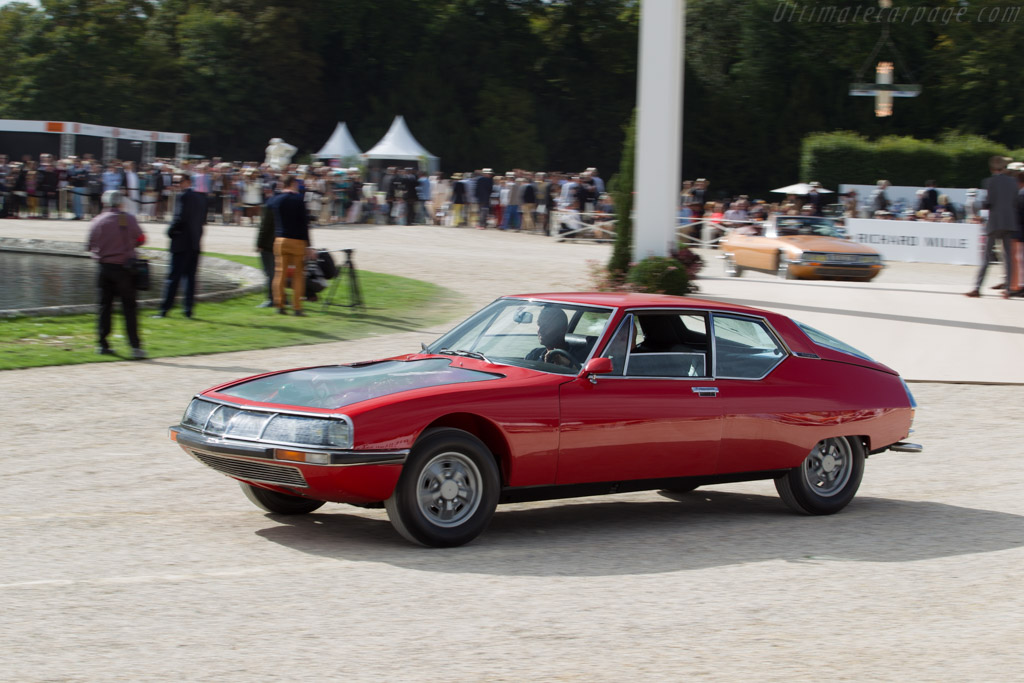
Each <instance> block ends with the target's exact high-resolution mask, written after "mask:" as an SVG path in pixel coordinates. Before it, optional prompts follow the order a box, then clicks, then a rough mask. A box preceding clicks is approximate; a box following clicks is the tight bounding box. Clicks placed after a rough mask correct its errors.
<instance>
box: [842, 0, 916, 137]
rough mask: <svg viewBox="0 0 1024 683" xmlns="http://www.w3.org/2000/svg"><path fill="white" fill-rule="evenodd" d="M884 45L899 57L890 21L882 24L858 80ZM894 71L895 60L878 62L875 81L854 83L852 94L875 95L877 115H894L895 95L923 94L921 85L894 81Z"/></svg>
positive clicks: (882, 2)
mask: <svg viewBox="0 0 1024 683" xmlns="http://www.w3.org/2000/svg"><path fill="white" fill-rule="evenodd" d="M878 4H879V6H880V7H881V8H882V9H889V8H891V7H892V2H891V0H879V2H878ZM883 45H888V46H889V48H890V49H891V50H892V52H893V54H894V55H895V57H896V59H899V57H900V54H899V52H898V51H897V50H896V45H895V44H894V43H893V42H892V39H891V38H890V37H889V24H888V23H883V24H882V35H881V36H880V37H879V39H878V42H877V43H875V49H874V50H873V51H872V52H871V54H870V55H869V56H868V58H867V61H866V62H865V63H864V66H862V67H861V69H860V71H859V72H857V76H858V80H859V79H860V77H861V76H862V74H863V73H864V70H865V68H866V67H867V65H868V64H870V63H871V61H872V60H873V59H874V58H875V57H876V56H878V52H879V50H881V49H882V46H883ZM893 73H894V64H893V62H878V64H877V65H875V82H874V83H853V84H851V85H850V94H851V95H854V96H859V97H871V96H874V98H875V116H878V117H882V116H892V100H893V98H894V97H917V96H918V95H920V94H921V86H919V85H902V84H896V83H893Z"/></svg>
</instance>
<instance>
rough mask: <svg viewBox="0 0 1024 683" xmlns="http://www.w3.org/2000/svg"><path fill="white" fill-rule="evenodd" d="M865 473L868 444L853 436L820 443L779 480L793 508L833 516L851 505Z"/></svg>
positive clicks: (779, 484) (786, 499)
mask: <svg viewBox="0 0 1024 683" xmlns="http://www.w3.org/2000/svg"><path fill="white" fill-rule="evenodd" d="M863 476H864V445H863V444H862V443H861V442H860V440H859V439H856V438H853V437H835V438H831V439H825V440H824V441H822V442H820V443H819V444H817V445H816V446H815V447H814V448H813V449H811V452H810V453H809V454H808V455H807V457H806V458H804V461H803V462H802V463H800V466H799V467H794V468H793V469H792V470H790V471H789V472H788V473H787V474H784V475H783V476H781V477H779V478H778V479H776V480H775V488H776V489H777V490H778V492H779V496H780V497H781V498H782V500H783V502H785V503H786V505H788V506H789V507H790V508H791V509H793V510H794V511H796V512H799V513H801V514H807V515H832V514H835V513H837V512H839V511H840V510H842V509H843V508H844V507H846V506H847V505H849V503H850V501H851V500H853V497H854V496H855V495H857V489H858V488H860V481H861V478H862V477H863Z"/></svg>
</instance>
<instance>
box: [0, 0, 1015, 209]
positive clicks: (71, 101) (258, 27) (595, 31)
mask: <svg viewBox="0 0 1024 683" xmlns="http://www.w3.org/2000/svg"><path fill="white" fill-rule="evenodd" d="M832 4H834V3H832ZM847 4H848V5H849V6H850V7H851V8H861V9H864V8H868V7H877V3H876V0H852V2H850V3H847ZM791 5H792V6H795V5H793V3H790V2H789V1H788V0H745V1H744V2H733V1H732V0H690V1H689V2H688V3H687V17H686V22H687V24H686V26H687V38H686V68H685V101H684V125H683V172H684V175H685V176H686V177H690V178H693V177H696V176H704V177H707V178H710V179H711V182H712V184H711V189H712V193H713V194H716V193H719V192H728V193H738V192H759V191H761V192H763V191H765V190H767V189H770V188H771V187H775V186H778V185H783V184H788V183H790V182H793V181H794V180H806V178H798V177H797V176H798V174H799V172H800V155H801V143H802V140H803V138H804V137H805V136H806V135H807V134H809V133H812V132H817V131H821V132H829V131H836V130H855V131H858V133H860V134H862V135H865V136H868V137H869V138H872V139H881V138H884V137H886V136H899V137H906V136H914V137H918V138H928V139H935V140H938V139H940V138H942V137H943V136H944V135H946V134H954V135H961V136H964V135H967V136H970V135H982V136H986V137H989V138H991V139H992V140H993V141H995V142H996V143H997V144H1001V145H1005V146H1006V147H1008V148H1010V149H1013V148H1021V147H1024V125H1022V123H1024V121H1022V117H1024V71H1022V70H1021V69H1019V68H1017V66H1016V63H1015V61H1014V60H1013V55H1014V54H1015V53H1016V47H1017V45H1019V44H1020V43H1021V40H1022V39H1024V16H1021V14H1022V13H1021V12H1020V9H1019V8H1017V12H1016V14H1014V9H1015V7H1016V6H1015V5H1014V3H1013V2H1011V1H1010V0H972V1H971V2H969V3H962V2H961V1H960V0H934V1H933V2H930V3H928V6H929V7H934V8H937V9H940V10H958V9H961V8H965V12H966V16H965V18H966V19H967V20H965V21H952V22H946V23H943V22H941V21H925V22H917V23H912V22H910V21H902V22H891V23H889V24H888V25H887V28H888V31H889V35H890V37H891V43H886V42H884V41H882V42H881V43H880V40H881V39H882V37H883V34H882V31H883V26H882V25H881V24H879V23H877V22H871V21H857V22H854V21H845V22H842V21H837V20H832V21H816V20H803V21H800V20H796V19H793V18H792V17H791V18H789V19H787V18H786V17H785V16H784V12H783V16H780V8H782V9H783V10H784V9H785V8H786V7H790V6H791ZM828 5H829V3H824V4H821V3H801V4H800V6H801V7H811V6H813V7H822V6H828ZM895 5H896V6H897V7H901V6H902V7H904V8H911V7H916V5H912V4H911V2H910V0H896V2H895ZM842 6H844V7H845V6H846V5H842ZM640 7H641V2H639V0H372V1H371V0H288V1H287V2H286V1H285V0H40V6H38V7H36V6H34V5H29V4H26V3H19V2H14V3H10V4H7V5H5V6H3V7H0V58H2V59H3V63H4V69H2V70H0V92H3V93H4V97H3V98H0V117H4V118H23V119H26V118H27V119H58V120H72V121H82V122H85V123H97V124H105V125H114V126H122V127H132V128H143V129H156V130H171V131H180V132H187V133H189V134H191V136H192V148H193V151H195V152H198V153H201V154H202V153H205V154H217V155H221V156H225V157H228V158H244V159H252V158H258V157H259V156H260V154H261V150H262V149H263V148H264V147H265V146H266V141H267V139H268V138H270V137H273V136H280V137H284V138H285V139H287V140H288V141H289V142H292V143H293V144H296V145H298V146H299V148H300V150H301V151H302V152H307V153H308V152H310V151H315V149H316V148H317V147H319V146H320V145H321V144H322V143H323V141H324V140H326V138H327V136H328V135H330V133H331V131H332V130H333V129H334V125H335V123H336V122H337V121H346V122H347V123H348V125H349V129H350V130H351V131H352V132H353V135H354V136H355V138H356V141H357V142H358V143H359V144H360V146H362V147H363V148H364V149H365V148H367V147H369V146H370V145H372V144H374V143H375V142H376V141H377V140H378V139H379V138H380V136H381V135H383V133H384V132H385V131H386V130H387V128H388V126H389V125H390V123H391V120H392V118H393V117H394V116H395V115H396V114H402V115H404V116H405V117H406V120H407V121H408V123H409V125H410V128H411V130H412V132H413V134H414V135H416V137H417V138H418V139H419V140H420V142H422V143H423V145H424V146H425V147H426V148H427V149H429V150H430V151H431V152H433V153H434V154H437V155H439V156H441V157H442V160H443V164H444V167H445V169H446V170H450V171H455V170H467V169H472V168H478V167H482V166H491V167H494V168H498V169H501V170H504V169H507V168H512V167H529V168H544V169H549V170H557V169H562V170H580V169H582V168H584V167H586V166H597V167H599V168H600V169H601V170H602V172H603V173H602V174H603V175H604V176H605V177H607V176H609V175H611V174H612V173H614V172H615V171H617V170H618V167H619V160H620V155H621V153H622V149H623V135H624V132H623V131H624V128H625V126H626V124H627V123H628V121H629V118H630V113H631V112H632V110H633V108H634V106H635V104H636V102H635V100H636V63H637V62H636V60H637V56H636V52H637V29H638V24H639V12H640ZM986 9H987V10H998V11H999V12H1001V13H1000V14H996V15H993V14H989V15H982V12H983V11H984V10H986ZM993 16H995V17H996V18H997V19H999V20H998V21H990V20H989V19H991V18H992V17H993ZM876 46H880V50H879V51H878V53H877V54H876V55H875V58H874V60H872V59H871V56H872V52H873V50H874V48H875V47H876ZM880 59H889V60H893V61H895V62H896V65H897V70H896V77H897V81H898V82H908V81H911V82H916V83H920V84H921V85H922V86H923V93H922V95H921V96H920V97H918V98H916V99H900V100H897V101H896V105H895V115H894V116H892V117H890V118H886V119H877V118H875V117H874V115H873V107H872V103H871V101H870V98H855V97H850V96H849V95H848V94H847V92H848V89H849V85H850V83H851V82H854V81H865V80H866V81H870V80H873V69H874V61H878V60H880ZM969 147H970V146H968V148H967V149H966V150H965V151H963V154H964V155H966V156H965V159H966V158H967V156H969V155H970V154H972V153H973V152H971V151H970V150H969ZM898 151H899V150H898V149H897V150H896V151H895V152H894V153H896V152H898ZM893 163H895V161H894V162H893ZM964 163H968V162H967V161H965V162H964ZM870 175H872V176H877V175H880V173H879V172H878V171H877V170H876V171H875V172H873V173H871V174H870ZM822 180H823V178H822Z"/></svg>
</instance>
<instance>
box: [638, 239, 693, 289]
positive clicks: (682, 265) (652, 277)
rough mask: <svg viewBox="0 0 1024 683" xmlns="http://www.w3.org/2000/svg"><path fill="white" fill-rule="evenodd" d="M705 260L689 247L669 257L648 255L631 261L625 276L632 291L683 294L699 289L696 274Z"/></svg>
mask: <svg viewBox="0 0 1024 683" xmlns="http://www.w3.org/2000/svg"><path fill="white" fill-rule="evenodd" d="M703 267H704V260H703V259H702V258H701V257H700V256H698V255H697V254H695V253H693V252H692V251H690V250H689V249H687V248H686V247H682V248H680V249H679V250H678V251H676V252H675V253H673V254H671V255H669V256H648V257H647V258H645V259H644V260H642V261H639V262H637V263H634V264H632V266H631V267H630V269H629V273H628V274H627V275H626V282H627V283H628V284H629V286H630V289H631V291H635V292H648V293H651V294H672V295H675V296H684V295H686V294H690V293H691V292H696V291H697V283H696V282H695V280H696V278H697V273H698V272H700V270H701V268H703Z"/></svg>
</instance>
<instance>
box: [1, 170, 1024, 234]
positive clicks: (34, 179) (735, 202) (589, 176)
mask: <svg viewBox="0 0 1024 683" xmlns="http://www.w3.org/2000/svg"><path fill="white" fill-rule="evenodd" d="M1019 173H1020V171H1018V174H1019ZM183 174H187V175H189V176H191V178H192V181H193V189H194V190H195V191H197V192H201V193H203V194H205V195H206V196H207V198H208V202H207V203H208V206H209V213H210V220H211V222H217V223H222V224H237V225H257V224H258V222H259V219H260V213H261V210H262V207H263V205H264V204H265V203H266V202H267V201H268V200H269V199H270V198H271V197H272V196H274V194H276V193H277V191H278V182H279V180H280V178H281V177H282V175H284V174H288V175H291V176H294V177H295V178H296V182H297V185H298V191H299V193H300V195H301V196H302V197H303V200H304V202H305V205H306V209H307V212H308V213H309V215H310V220H311V223H312V224H315V225H330V224H345V223H379V224H402V225H414V224H420V225H427V224H431V225H449V226H469V227H475V228H480V229H484V228H488V227H493V228H497V229H500V230H526V231H536V232H540V233H544V234H548V235H552V234H559V233H570V234H572V233H576V232H579V230H580V228H582V227H585V226H587V225H588V224H589V225H592V224H595V223H598V224H602V223H601V222H602V221H607V220H611V219H612V218H613V216H614V211H615V206H614V202H613V200H612V198H611V195H610V194H609V193H608V192H607V191H606V187H605V182H604V180H603V179H602V178H601V176H600V175H599V173H598V171H597V169H596V168H588V169H587V170H586V171H583V172H580V173H562V172H540V171H528V170H524V169H513V170H511V171H508V172H507V173H504V174H500V173H494V171H493V170H492V169H490V168H482V169H477V170H475V171H469V172H460V173H452V174H450V175H446V174H444V173H440V172H435V173H430V174H428V173H426V172H424V171H422V170H416V169H412V168H399V167H389V168H386V169H379V170H377V171H376V172H374V178H373V181H374V182H371V181H369V180H366V179H364V177H363V175H362V172H361V170H360V169H358V168H338V167H335V166H332V165H330V164H325V163H320V162H317V163H313V164H309V165H298V164H290V165H289V166H288V167H287V168H284V169H281V170H274V169H273V168H271V167H270V165H268V164H266V163H260V162H256V161H251V162H225V161H223V160H221V159H220V158H213V159H211V160H197V161H190V160H186V161H177V162H175V161H172V160H168V159H157V160H156V161H154V162H152V163H147V164H142V165H141V167H139V168H136V164H135V163H134V162H132V161H120V160H116V159H115V160H111V161H109V162H107V163H105V164H104V163H101V162H99V161H97V160H96V159H94V158H93V157H92V155H89V154H85V155H83V156H82V157H81V158H79V157H74V156H72V157H69V158H67V159H55V158H54V157H53V155H51V154H40V155H39V158H38V161H36V160H35V159H33V158H31V157H30V156H26V157H23V158H22V159H21V161H17V162H13V161H9V160H8V157H7V155H4V154H0V202H2V204H0V217H13V218H49V217H69V218H73V219H76V220H81V219H86V218H90V217H92V216H95V215H97V214H98V213H99V212H100V210H101V206H100V197H101V196H102V194H103V192H104V191H106V190H112V189H116V190H119V191H121V192H122V194H123V195H124V203H123V207H122V208H123V209H124V211H125V212H126V213H129V214H132V215H135V216H137V217H138V218H139V219H140V220H166V219H168V214H169V212H170V211H172V210H173V198H174V196H175V195H176V193H177V191H178V186H177V184H176V182H177V179H178V178H180V177H181V175H183ZM1019 179H1020V181H1021V182H1022V184H1024V176H1020V178H1019ZM809 185H810V187H809V189H808V191H807V193H806V194H802V195H796V194H790V195H787V196H785V197H784V198H782V199H779V200H773V201H767V200H764V199H752V198H751V197H749V196H747V195H739V196H735V197H722V196H713V195H712V194H711V190H710V183H709V181H708V180H707V179H706V178H697V179H696V180H686V181H684V182H683V186H682V190H681V193H680V208H679V225H680V226H681V227H682V228H683V230H684V232H687V233H691V234H696V233H697V232H698V231H699V230H701V226H702V225H704V224H710V225H712V226H713V228H714V229H713V231H712V232H717V233H721V232H724V231H725V230H727V229H729V228H736V227H742V226H744V225H749V224H751V223H756V222H758V221H763V220H765V219H767V217H768V216H769V215H771V214H775V213H778V214H790V215H795V214H803V215H817V216H832V217H861V218H868V217H874V218H881V219H889V220H908V221H930V222H944V223H952V222H974V223H981V222H983V220H984V216H983V209H982V207H981V203H980V201H979V200H978V195H977V190H968V191H967V201H966V202H965V203H963V204H957V203H954V202H952V201H950V198H949V196H948V195H946V194H942V193H939V192H938V191H937V190H936V188H935V183H934V182H933V181H929V182H928V183H927V187H925V188H922V189H921V190H919V191H918V193H917V197H916V201H915V202H913V206H909V205H907V203H905V202H903V201H900V200H896V201H891V200H890V199H889V197H888V196H887V193H886V190H887V188H888V187H889V182H888V181H886V180H879V181H878V183H877V185H876V188H875V190H874V192H872V194H871V196H870V197H868V198H866V199H863V198H861V197H859V196H858V195H857V193H856V191H853V190H851V191H850V192H847V193H842V194H831V193H828V191H827V190H824V189H823V188H821V186H820V185H819V184H818V183H810V184H809Z"/></svg>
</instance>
